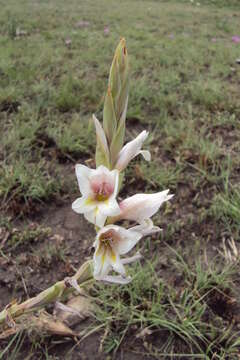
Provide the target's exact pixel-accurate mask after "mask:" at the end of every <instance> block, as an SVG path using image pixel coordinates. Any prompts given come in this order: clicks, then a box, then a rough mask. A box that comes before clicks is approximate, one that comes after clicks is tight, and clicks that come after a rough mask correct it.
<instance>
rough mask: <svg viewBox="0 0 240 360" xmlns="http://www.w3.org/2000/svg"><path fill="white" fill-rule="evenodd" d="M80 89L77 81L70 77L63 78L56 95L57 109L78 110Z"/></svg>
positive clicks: (63, 110)
mask: <svg viewBox="0 0 240 360" xmlns="http://www.w3.org/2000/svg"><path fill="white" fill-rule="evenodd" d="M80 90H81V88H80V85H79V83H77V82H76V81H74V80H73V78H72V77H69V78H67V79H64V80H63V81H62V83H61V85H60V88H59V91H58V94H57V96H56V106H57V109H58V110H59V111H61V112H67V111H72V110H77V111H78V110H80V105H81V103H80V96H79V92H80Z"/></svg>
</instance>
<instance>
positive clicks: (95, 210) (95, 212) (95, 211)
mask: <svg viewBox="0 0 240 360" xmlns="http://www.w3.org/2000/svg"><path fill="white" fill-rule="evenodd" d="M98 212H99V208H98V206H96V208H95V209H94V214H95V215H97V213H98Z"/></svg>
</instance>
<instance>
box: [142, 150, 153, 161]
mask: <svg viewBox="0 0 240 360" xmlns="http://www.w3.org/2000/svg"><path fill="white" fill-rule="evenodd" d="M139 154H141V155H142V156H143V158H144V159H145V160H146V161H151V153H150V151H148V150H140V151H139Z"/></svg>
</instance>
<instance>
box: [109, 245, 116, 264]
mask: <svg viewBox="0 0 240 360" xmlns="http://www.w3.org/2000/svg"><path fill="white" fill-rule="evenodd" d="M110 256H111V259H112V261H113V262H116V260H117V257H116V254H115V253H114V251H113V249H112V248H110Z"/></svg>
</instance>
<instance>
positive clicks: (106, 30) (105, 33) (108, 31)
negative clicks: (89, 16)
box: [103, 26, 110, 36]
mask: <svg viewBox="0 0 240 360" xmlns="http://www.w3.org/2000/svg"><path fill="white" fill-rule="evenodd" d="M103 33H104V35H106V36H107V35H109V33H110V29H109V27H108V26H105V27H104V30H103Z"/></svg>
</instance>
